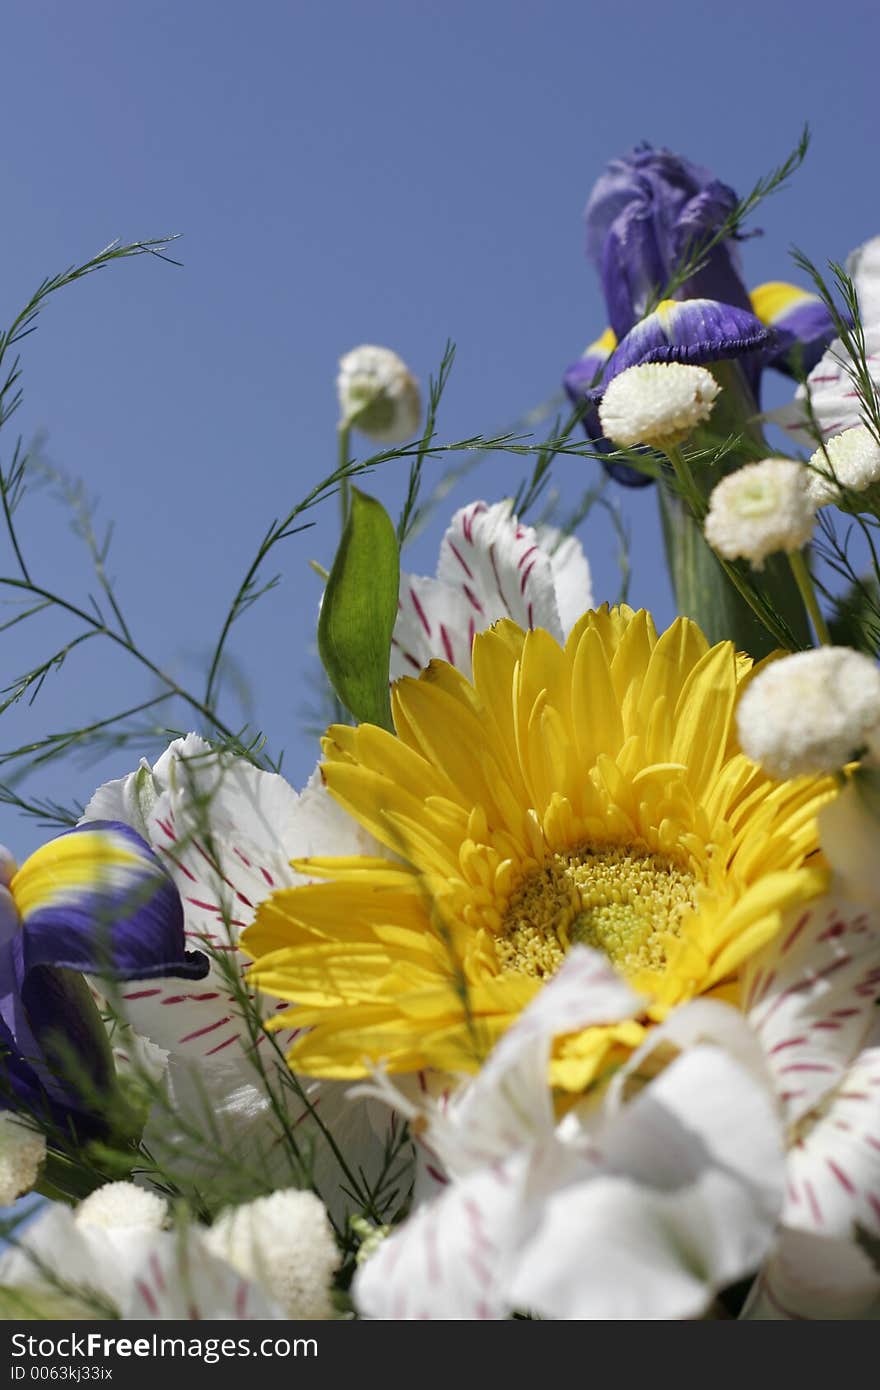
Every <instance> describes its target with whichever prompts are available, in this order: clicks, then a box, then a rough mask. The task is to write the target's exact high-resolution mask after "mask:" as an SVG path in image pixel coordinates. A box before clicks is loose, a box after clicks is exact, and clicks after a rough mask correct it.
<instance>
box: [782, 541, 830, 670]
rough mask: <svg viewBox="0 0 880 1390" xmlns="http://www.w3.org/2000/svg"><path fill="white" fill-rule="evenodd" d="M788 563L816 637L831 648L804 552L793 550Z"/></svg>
mask: <svg viewBox="0 0 880 1390" xmlns="http://www.w3.org/2000/svg"><path fill="white" fill-rule="evenodd" d="M788 563H789V564H790V565H791V572H792V574H793V575H794V577H795V581H796V583H797V586H798V589H799V590H800V594H801V598H802V599H803V601H804V607H805V608H806V610H807V612H808V613H809V615H810V619H811V621H812V624H813V629H814V631H815V633H816V636H817V637H818V639H819V641H820V642H821V643H822V645H823V646H826V647H830V646H831V633H830V632H829V631H828V624H827V623H826V622H825V618H824V617H823V614H822V609H821V608H820V607H819V600H818V599H817V598H816V590H815V587H814V585H813V577H812V575H811V574H810V570H809V566H808V565H807V562H806V560H805V558H804V552H803V551H802V550H793V551H792V552H791V553H790V555H789V557H788Z"/></svg>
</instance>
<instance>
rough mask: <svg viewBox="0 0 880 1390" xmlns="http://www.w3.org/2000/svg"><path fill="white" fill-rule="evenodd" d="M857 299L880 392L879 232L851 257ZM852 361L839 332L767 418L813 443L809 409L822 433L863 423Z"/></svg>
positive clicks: (799, 439)
mask: <svg viewBox="0 0 880 1390" xmlns="http://www.w3.org/2000/svg"><path fill="white" fill-rule="evenodd" d="M847 269H848V271H849V274H850V275H851V276H852V280H853V283H854V285H855V289H856V294H857V296H858V301H859V311H860V314H861V319H862V325H863V327H864V330H865V354H866V357H867V363H868V369H869V371H870V374H871V378H872V380H873V382H874V386H875V389H876V391H878V392H880V237H873V238H872V239H871V240H870V241H866V242H865V243H864V245H862V246H859V247H857V249H856V250H855V251H853V252H852V254H851V255H850V256H849V258H848V260H847ZM853 368H854V364H853V361H852V359H851V358H850V356H849V353H848V352H847V351H846V348H845V347H844V345H843V343H842V342H841V340H840V339H839V338H835V339H834V341H833V342H832V343H830V344H829V346H828V348H827V350H826V351H825V353H824V355H823V356H822V357H821V358H820V360H819V361H818V362H817V363H816V365H815V367H814V368H813V370H812V371H811V372H810V374H809V376H808V377H807V381H806V384H803V383H802V384H801V385H800V386H798V388H797V391H796V392H795V396H794V400H793V401H792V402H791V404H790V405H786V406H782V407H781V408H780V409H778V410H771V411H768V412H767V414H766V416H765V418H766V419H767V420H771V421H773V423H774V424H777V425H781V426H782V428H783V429H784V430H786V431H787V433H789V434H790V435H791V436H792V438H794V439H795V440H796V441H797V442H798V443H799V444H803V445H804V446H805V447H806V448H809V449H813V448H815V445H816V434H815V428H814V426H813V423H812V421H811V419H810V411H808V409H807V396H808V394H809V401H810V410H811V411H812V415H813V419H814V421H815V425H816V426H818V429H819V432H820V433H821V435H822V438H823V439H830V438H831V436H832V435H835V434H841V433H842V431H843V430H848V429H851V428H852V427H853V426H854V425H861V424H862V423H863V421H862V409H861V404H860V401H859V396H858V392H857V391H856V387H855V382H854V381H853V377H852V372H853Z"/></svg>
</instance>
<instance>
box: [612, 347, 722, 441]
mask: <svg viewBox="0 0 880 1390" xmlns="http://www.w3.org/2000/svg"><path fill="white" fill-rule="evenodd" d="M719 389H720V388H719V386H718V382H717V381H716V380H715V378H714V377H713V375H712V373H711V372H710V371H707V369H706V368H705V367H693V366H689V365H687V364H686V363H684V362H645V363H643V364H642V365H641V366H638V367H628V368H627V369H626V371H624V372H621V373H620V375H619V376H616V377H614V379H613V380H612V381H611V382H610V384H609V386H608V389H607V390H606V392H605V394H604V396H603V397H602V403H601V405H600V406H599V419H600V420H601V423H602V430H603V432H604V434H605V435H606V436H607V438H608V439H610V440H611V441H612V443H614V444H617V445H619V446H620V447H621V448H623V449H626V448H629V447H631V446H632V445H635V444H648V445H651V446H652V447H653V448H656V449H663V448H665V447H667V446H672V445H675V444H680V443H681V442H682V441H683V440H685V439H687V437H688V435H689V434H691V433H692V432H693V430H694V429H696V427H697V425H700V424H702V423H703V421H705V420H708V418H709V416H710V415H711V414H712V407H713V405H714V403H715V397H716V396H717V395H718V391H719Z"/></svg>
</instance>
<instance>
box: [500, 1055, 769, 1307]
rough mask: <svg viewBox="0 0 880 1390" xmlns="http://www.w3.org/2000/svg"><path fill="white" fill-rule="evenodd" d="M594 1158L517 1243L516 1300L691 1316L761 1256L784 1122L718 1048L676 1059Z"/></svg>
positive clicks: (610, 1129) (616, 1122)
mask: <svg viewBox="0 0 880 1390" xmlns="http://www.w3.org/2000/svg"><path fill="white" fill-rule="evenodd" d="M592 1158H593V1164H594V1168H593V1171H592V1172H591V1173H589V1174H588V1175H586V1176H585V1178H584V1180H582V1181H576V1182H574V1183H570V1184H568V1185H567V1186H565V1187H564V1188H562V1189H560V1191H559V1192H557V1193H556V1194H555V1195H554V1196H553V1197H552V1198H550V1199H549V1201H547V1203H546V1205H545V1207H544V1211H543V1213H542V1215H541V1220H540V1224H539V1225H538V1229H537V1231H536V1233H535V1235H534V1237H533V1238H532V1239H531V1240H528V1241H526V1242H525V1244H524V1246H523V1247H522V1248H521V1249H520V1250H519V1251H518V1253H517V1259H516V1265H515V1268H514V1271H513V1275H512V1278H511V1280H510V1283H509V1286H508V1295H509V1299H510V1301H511V1302H512V1304H513V1305H514V1306H521V1307H525V1308H532V1309H534V1310H536V1311H537V1312H539V1313H542V1314H544V1315H546V1316H549V1317H557V1318H558V1317H561V1318H615V1319H619V1318H682V1317H695V1316H698V1315H699V1314H700V1313H701V1312H702V1311H703V1310H704V1309H705V1307H706V1306H707V1305H708V1303H709V1302H710V1301H711V1298H712V1296H713V1294H714V1292H715V1291H716V1290H717V1289H719V1288H722V1287H724V1286H725V1285H726V1284H729V1283H731V1282H733V1281H734V1280H736V1279H738V1278H742V1277H743V1276H744V1275H746V1274H748V1273H749V1272H750V1271H751V1270H753V1269H755V1268H756V1267H757V1266H758V1264H759V1263H760V1261H761V1259H762V1257H763V1255H764V1253H765V1252H766V1250H767V1247H768V1245H769V1243H770V1241H771V1239H772V1235H773V1230H774V1226H775V1222H776V1218H777V1215H778V1211H779V1207H780V1205H781V1200H782V1191H783V1153H782V1145H781V1134H780V1130H779V1125H778V1122H777V1120H776V1116H775V1113H774V1107H773V1100H772V1096H771V1095H770V1093H769V1091H768V1090H767V1088H766V1087H764V1086H762V1085H761V1084H759V1083H758V1082H756V1081H755V1080H754V1079H753V1077H752V1076H751V1075H750V1074H749V1072H747V1071H746V1070H745V1069H744V1068H743V1067H741V1066H740V1065H739V1064H738V1063H737V1062H735V1061H733V1060H732V1059H730V1058H729V1057H727V1056H726V1055H725V1054H724V1053H723V1052H722V1051H721V1050H720V1049H717V1048H714V1047H706V1046H696V1047H693V1048H691V1049H690V1050H689V1051H688V1052H687V1053H685V1054H683V1055H682V1056H681V1057H679V1058H678V1059H677V1060H676V1061H675V1062H674V1063H672V1065H671V1066H669V1067H668V1068H667V1069H666V1070H665V1071H663V1072H662V1073H661V1075H660V1076H659V1077H658V1078H657V1079H656V1080H655V1081H654V1082H653V1083H652V1084H651V1085H650V1086H648V1087H647V1088H646V1089H645V1090H644V1091H643V1092H642V1093H641V1094H640V1095H639V1096H638V1097H637V1098H636V1099H635V1100H633V1101H631V1102H630V1103H629V1104H628V1105H627V1106H626V1107H625V1108H624V1109H623V1110H621V1111H620V1112H618V1114H617V1115H616V1116H614V1117H613V1118H612V1119H611V1120H610V1121H609V1123H608V1124H607V1125H606V1126H604V1127H603V1128H602V1129H601V1130H600V1131H598V1133H596V1134H594V1135H593V1138H592ZM585 1251H589V1258H585V1257H584V1252H585Z"/></svg>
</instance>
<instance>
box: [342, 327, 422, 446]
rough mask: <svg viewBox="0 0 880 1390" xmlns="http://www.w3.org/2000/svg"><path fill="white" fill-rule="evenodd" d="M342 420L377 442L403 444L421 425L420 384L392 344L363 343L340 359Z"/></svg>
mask: <svg viewBox="0 0 880 1390" xmlns="http://www.w3.org/2000/svg"><path fill="white" fill-rule="evenodd" d="M336 386H337V390H338V392H339V408H340V411H341V415H342V423H343V424H345V425H353V426H354V427H355V428H356V429H359V430H360V431H361V432H362V433H363V434H365V435H367V436H368V437H369V438H370V439H374V440H375V441H376V442H377V443H378V444H402V443H403V442H404V441H405V440H407V439H412V437H413V435H414V434H415V433H416V431H417V430H418V428H419V424H420V421H421V415H422V402H421V397H420V395H419V384H418V382H417V381H416V379H415V377H414V376H413V374H412V372H411V371H410V370H409V368H408V367H407V365H406V363H405V362H404V361H403V360H402V359H401V358H400V357H398V355H397V353H396V352H392V351H391V349H390V348H384V347H374V346H372V345H371V344H368V343H367V344H364V345H363V346H362V347H356V348H353V349H352V350H351V352H347V353H346V354H345V356H344V357H343V358H341V359H340V362H339V376H338V377H337V379H336Z"/></svg>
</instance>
